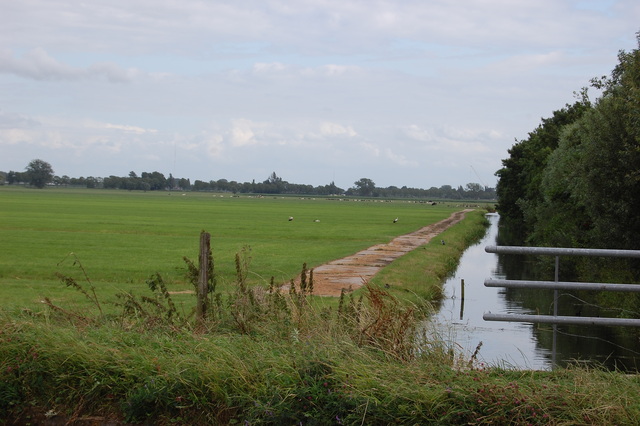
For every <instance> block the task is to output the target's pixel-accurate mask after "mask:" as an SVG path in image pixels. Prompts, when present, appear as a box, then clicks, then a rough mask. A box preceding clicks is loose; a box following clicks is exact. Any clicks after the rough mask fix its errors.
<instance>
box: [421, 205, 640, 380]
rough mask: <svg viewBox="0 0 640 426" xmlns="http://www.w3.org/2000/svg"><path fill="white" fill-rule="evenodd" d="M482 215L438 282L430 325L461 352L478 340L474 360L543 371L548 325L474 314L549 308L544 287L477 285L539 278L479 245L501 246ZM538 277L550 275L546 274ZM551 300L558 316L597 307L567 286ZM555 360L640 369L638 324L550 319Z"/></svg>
mask: <svg viewBox="0 0 640 426" xmlns="http://www.w3.org/2000/svg"><path fill="white" fill-rule="evenodd" d="M487 219H488V220H489V222H490V226H489V228H488V229H487V233H486V235H485V236H484V238H483V239H482V240H481V241H480V242H479V243H478V244H476V245H474V246H471V247H469V248H468V249H467V250H466V251H465V252H464V254H463V255H462V257H461V259H460V263H459V266H458V268H457V270H456V272H455V274H454V275H453V276H452V277H451V278H449V279H448V280H447V281H446V282H445V284H444V292H445V298H444V300H443V302H442V304H441V305H440V306H439V309H438V310H437V313H436V315H435V316H434V319H433V324H435V326H436V330H437V333H438V334H439V335H440V337H441V338H442V339H444V340H445V341H446V342H447V343H448V344H449V346H450V347H453V348H454V349H455V350H456V351H457V352H460V353H461V354H462V356H463V358H464V357H466V359H470V358H471V356H472V354H473V353H474V352H475V351H476V349H477V348H478V346H479V345H480V343H481V345H480V349H479V351H478V352H477V355H476V357H475V360H476V365H487V366H500V367H504V368H511V369H533V370H549V369H551V368H552V362H551V360H552V352H551V351H552V341H553V331H552V330H553V328H552V325H548V324H528V323H515V322H493V321H484V320H483V318H482V316H483V314H484V313H486V312H492V313H496V314H507V313H514V314H536V313H539V314H544V315H549V314H551V313H552V311H553V291H552V290H530V289H503V288H489V287H485V286H484V280H485V279H486V278H499V279H512V280H520V279H541V278H539V275H540V272H539V271H535V262H533V260H532V259H528V258H526V257H525V256H518V255H497V254H490V253H486V252H485V250H484V248H485V247H486V246H488V245H505V243H504V242H500V243H499V242H498V241H499V237H500V235H499V232H500V226H499V216H498V215H497V214H488V215H487ZM551 273H553V272H551ZM534 276H538V278H535V277H534ZM544 279H548V280H553V276H551V277H546V278H544ZM463 281H464V284H463ZM463 287H464V289H463ZM463 292H464V299H463V297H462V296H463ZM558 306H559V312H560V313H561V315H567V314H575V312H582V311H584V312H589V316H598V312H600V309H598V307H597V306H596V307H594V306H591V305H589V303H585V301H583V300H582V299H580V297H578V296H576V295H575V294H571V293H569V292H561V295H560V299H559V304H558ZM594 313H595V314H594ZM585 316H586V315H585ZM607 316H609V315H607ZM556 361H557V363H558V365H560V366H566V365H568V364H570V363H575V362H577V363H584V364H589V365H595V366H601V367H604V368H607V369H619V370H622V371H632V372H636V371H638V370H639V369H640V343H639V334H638V330H637V329H636V328H632V329H630V328H624V329H623V328H622V327H603V326H590V327H580V326H558V336H557V347H556Z"/></svg>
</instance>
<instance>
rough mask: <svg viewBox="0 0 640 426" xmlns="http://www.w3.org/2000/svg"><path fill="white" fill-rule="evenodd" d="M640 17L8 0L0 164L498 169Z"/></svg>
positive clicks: (604, 63)
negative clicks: (515, 145) (35, 161)
mask: <svg viewBox="0 0 640 426" xmlns="http://www.w3.org/2000/svg"><path fill="white" fill-rule="evenodd" d="M638 30H640V2H638V1H637V0H620V1H616V0H580V1H578V0H575V1H574V0H536V1H532V0H522V1H521V0H460V1H451V0H84V1H76V0H66V1H62V0H19V1H18V0H0V170H2V171H9V170H15V171H24V169H25V167H26V165H27V164H28V163H29V161H30V160H32V159H35V158H41V159H43V160H45V161H48V162H49V163H51V165H52V166H53V168H54V170H55V173H56V174H57V175H60V176H62V175H68V176H72V177H80V176H85V177H86V176H96V177H103V176H109V175H117V176H126V175H128V174H129V172H130V171H135V172H136V173H138V174H140V173H141V172H143V171H147V172H152V171H159V172H161V173H164V174H165V176H167V177H168V176H169V173H171V174H173V176H175V177H185V178H190V179H191V181H192V182H193V181H194V180H196V179H199V180H204V181H209V180H218V179H221V178H224V179H228V180H236V181H239V182H245V181H251V180H253V179H255V180H256V181H263V180H265V179H267V177H268V176H269V174H271V172H274V171H275V172H276V174H277V175H278V176H280V177H282V178H283V179H284V180H287V181H289V182H295V183H304V184H310V185H314V186H317V185H325V184H328V183H330V182H331V181H335V183H336V184H337V185H338V186H340V187H342V188H345V189H346V188H349V187H351V186H353V183H354V182H355V181H356V180H358V179H360V178H362V177H366V178H369V179H372V180H373V181H374V182H375V183H376V186H379V187H387V186H391V185H395V186H404V185H406V186H409V187H420V188H429V187H432V186H436V187H439V186H441V185H453V186H457V185H463V186H464V185H466V184H467V183H469V182H477V183H481V184H483V185H488V186H495V182H496V177H495V176H494V173H495V171H496V170H497V169H499V168H500V166H501V160H502V159H503V158H506V157H507V156H508V153H507V150H508V149H509V148H510V147H511V146H512V145H513V143H514V141H515V140H516V139H524V138H526V137H527V134H528V132H530V131H532V130H533V129H535V127H536V126H537V125H538V124H539V123H540V119H541V118H542V117H548V116H550V115H551V114H552V112H553V111H554V110H557V109H560V108H562V107H563V106H564V105H565V104H567V103H572V102H573V101H574V99H575V98H574V92H576V91H579V90H580V89H581V88H582V87H585V86H587V85H588V84H589V79H590V78H592V77H595V76H601V75H608V74H609V73H610V71H611V70H612V69H613V67H614V66H615V65H616V63H617V53H618V51H619V50H621V49H624V50H632V49H634V48H637V42H636V37H635V33H636V32H637V31H638ZM595 96H597V95H596V94H594V93H592V97H595Z"/></svg>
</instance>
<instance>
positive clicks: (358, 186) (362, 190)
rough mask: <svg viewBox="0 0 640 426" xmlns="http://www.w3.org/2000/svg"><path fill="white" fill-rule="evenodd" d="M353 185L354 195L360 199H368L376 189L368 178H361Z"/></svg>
mask: <svg viewBox="0 0 640 426" xmlns="http://www.w3.org/2000/svg"><path fill="white" fill-rule="evenodd" d="M353 184H354V185H355V192H356V194H357V195H360V196H362V197H370V196H371V195H373V191H374V190H375V189H376V184H375V183H374V182H373V181H372V180H371V179H368V178H361V179H359V180H357V181H355V182H354V183H353Z"/></svg>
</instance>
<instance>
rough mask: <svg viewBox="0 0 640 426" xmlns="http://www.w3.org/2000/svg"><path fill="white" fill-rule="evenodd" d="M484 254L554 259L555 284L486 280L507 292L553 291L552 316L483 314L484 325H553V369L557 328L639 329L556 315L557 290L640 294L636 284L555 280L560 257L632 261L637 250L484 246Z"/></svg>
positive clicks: (631, 321) (617, 321)
mask: <svg viewBox="0 0 640 426" xmlns="http://www.w3.org/2000/svg"><path fill="white" fill-rule="evenodd" d="M484 250H485V251H486V252H487V253H496V254H528V255H545V256H555V258H556V264H555V281H527V280H501V279H486V280H485V281H484V285H485V287H506V288H530V289H552V290H553V315H534V314H529V315H527V314H493V313H491V312H487V313H485V314H484V315H483V316H482V318H483V319H484V320H485V321H507V322H527V323H534V324H535V323H545V324H553V344H552V364H553V365H554V366H555V365H556V345H557V343H556V340H557V327H558V324H564V325H604V326H627V327H640V319H635V318H604V317H575V316H559V315H558V290H592V291H628V292H640V285H638V284H607V283H580V282H561V281H559V280H558V276H559V269H560V256H591V257H632V258H640V250H606V249H581V248H561V247H519V246H487V247H485V249H484Z"/></svg>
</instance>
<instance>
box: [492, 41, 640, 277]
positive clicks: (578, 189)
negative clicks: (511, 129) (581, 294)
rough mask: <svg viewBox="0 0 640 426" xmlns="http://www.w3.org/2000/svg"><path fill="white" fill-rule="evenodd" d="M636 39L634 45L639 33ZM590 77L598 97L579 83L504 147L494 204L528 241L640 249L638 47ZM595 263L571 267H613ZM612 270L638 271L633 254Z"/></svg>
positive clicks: (584, 270)
mask: <svg viewBox="0 0 640 426" xmlns="http://www.w3.org/2000/svg"><path fill="white" fill-rule="evenodd" d="M636 38H637V43H638V47H639V48H640V32H638V33H636ZM590 83H591V87H592V88H595V89H597V90H599V91H601V95H600V97H599V98H598V99H596V100H595V101H593V102H592V101H591V100H590V99H589V96H588V93H587V92H588V88H583V89H582V90H581V91H580V92H579V93H575V95H576V98H577V100H576V101H575V102H574V103H573V104H571V105H569V104H567V105H566V106H565V107H564V108H562V109H560V110H558V111H554V112H553V114H552V116H551V117H549V118H545V119H543V120H542V123H541V124H540V125H539V126H538V127H537V128H536V129H534V130H533V131H532V132H530V133H529V134H528V137H527V138H526V139H523V140H520V141H516V143H515V144H514V145H513V147H512V148H511V149H509V151H508V153H509V157H508V158H506V159H504V160H503V161H502V165H503V167H502V168H501V169H500V170H498V171H497V172H496V175H497V176H498V178H499V179H498V184H497V187H496V192H497V196H498V205H497V210H498V211H499V213H500V215H501V219H502V220H504V221H505V223H506V224H509V223H511V224H515V225H516V226H517V227H518V229H520V230H521V231H523V238H524V240H525V242H526V243H528V244H530V245H538V246H552V247H584V248H605V249H630V250H638V249H640V50H638V49H634V50H632V51H630V52H626V51H623V50H622V51H620V52H619V53H618V64H617V65H616V66H615V68H614V69H613V70H612V72H611V75H610V76H603V77H598V78H594V79H592V80H591V82H590ZM611 262H613V261H611ZM601 266H602V264H601V263H600V262H594V261H593V260H591V261H589V262H582V263H580V262H576V264H575V269H576V271H577V272H579V273H580V274H582V275H583V276H586V275H590V276H597V275H603V274H604V273H605V271H608V272H606V273H610V272H611V270H612V269H611V268H601ZM618 269H619V270H618V271H617V272H616V275H618V277H619V278H620V279H624V280H630V281H634V282H637V280H638V278H639V277H640V265H638V262H637V261H631V262H629V263H628V264H625V267H624V268H618ZM623 275H624V276H623Z"/></svg>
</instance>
